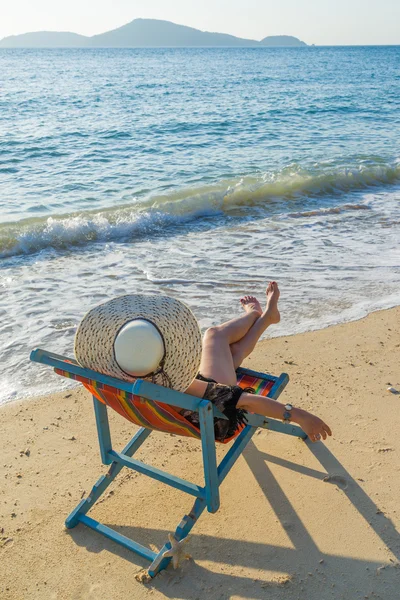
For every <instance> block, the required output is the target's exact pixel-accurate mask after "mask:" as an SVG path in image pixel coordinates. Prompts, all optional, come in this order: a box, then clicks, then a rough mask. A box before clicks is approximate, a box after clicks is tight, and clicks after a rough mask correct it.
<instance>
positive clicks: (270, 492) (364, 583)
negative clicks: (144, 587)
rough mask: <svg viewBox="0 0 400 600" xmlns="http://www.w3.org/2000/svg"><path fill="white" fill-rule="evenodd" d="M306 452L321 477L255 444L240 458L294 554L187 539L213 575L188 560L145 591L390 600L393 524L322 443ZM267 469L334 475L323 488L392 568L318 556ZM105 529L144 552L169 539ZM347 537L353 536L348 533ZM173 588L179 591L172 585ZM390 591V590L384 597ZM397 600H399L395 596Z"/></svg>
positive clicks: (95, 538)
mask: <svg viewBox="0 0 400 600" xmlns="http://www.w3.org/2000/svg"><path fill="white" fill-rule="evenodd" d="M308 445H309V449H310V451H311V452H312V453H313V454H314V456H315V457H316V458H317V460H318V461H319V462H320V464H321V465H322V466H323V468H324V469H325V471H318V470H315V469H310V468H308V467H305V466H302V465H298V464H296V463H294V462H291V461H288V460H285V459H282V458H279V457H276V456H273V455H270V454H267V453H265V452H261V451H259V450H258V449H257V448H256V446H255V445H254V443H253V442H250V443H249V444H248V446H247V448H246V450H245V451H244V453H243V457H244V459H245V460H246V462H247V464H248V466H249V468H250V469H251V471H252V473H253V475H254V477H255V479H256V480H257V482H258V485H259V486H260V488H261V490H262V491H263V493H264V494H265V496H266V498H267V499H268V502H269V503H270V505H271V507H272V509H273V510H274V512H275V514H276V516H277V518H278V519H279V520H280V521H281V523H282V524H284V528H285V531H286V533H287V535H288V536H289V538H290V541H291V543H292V545H293V548H288V547H282V546H274V545H270V544H265V543H258V542H249V541H245V540H235V539H229V538H226V537H224V538H218V537H215V536H208V535H201V534H199V535H196V533H192V534H191V535H190V538H191V540H190V551H191V552H192V553H193V555H194V557H195V559H196V560H198V561H200V562H201V561H205V560H207V561H209V562H213V563H215V564H216V569H215V571H211V570H209V569H206V568H204V567H203V566H201V565H200V564H197V563H196V562H194V561H193V560H190V561H187V562H186V563H184V565H183V566H182V567H181V568H180V569H178V570H177V571H173V569H172V568H171V566H170V567H169V568H168V569H167V571H164V573H162V574H159V575H158V576H157V577H156V578H155V579H154V580H152V581H151V583H150V584H148V586H149V587H151V588H154V589H157V590H158V591H159V592H161V593H163V594H164V595H165V596H166V597H169V598H182V599H193V600H196V599H199V600H203V598H218V599H221V600H222V599H228V598H231V597H235V598H239V597H243V598H254V599H256V600H258V599H260V600H261V599H264V598H268V597H269V598H274V599H275V598H276V599H278V598H280V597H281V595H282V598H283V597H285V598H286V599H290V598H300V599H303V598H306V597H307V595H308V594H312V593H319V594H320V596H321V597H322V598H323V600H325V598H343V599H346V600H355V599H358V598H360V599H362V598H364V597H369V595H370V594H373V597H374V598H380V597H382V598H383V597H385V598H391V600H395V597H394V596H393V592H392V593H391V592H390V591H389V589H391V590H394V589H395V587H394V586H395V585H396V586H397V584H396V583H395V582H396V581H397V579H398V578H399V570H398V562H397V561H399V560H400V534H399V532H398V531H397V530H396V528H395V526H394V524H393V523H392V521H391V520H390V519H389V518H388V517H386V516H385V515H384V514H382V513H380V511H379V510H378V508H377V506H376V505H375V504H374V502H373V501H372V500H371V499H370V498H369V497H368V495H367V494H366V493H365V492H364V490H363V489H362V488H361V487H360V485H359V484H358V483H357V482H356V481H355V480H354V479H353V478H352V477H351V475H350V474H349V473H348V472H347V471H346V470H345V469H344V468H343V466H342V465H341V464H340V463H339V461H338V460H337V459H336V458H335V457H334V456H333V454H332V453H331V452H330V451H329V450H328V448H327V447H326V446H325V445H324V444H317V445H313V444H309V443H308ZM268 463H271V464H277V465H280V466H281V467H285V468H287V469H291V470H293V471H295V472H298V473H301V474H303V475H306V476H308V477H313V478H316V479H319V480H322V479H324V478H326V477H327V474H328V473H335V476H334V477H330V478H328V479H327V481H328V482H329V483H331V484H332V485H337V486H338V487H339V488H340V490H341V491H342V493H344V494H346V496H347V498H348V499H349V500H350V502H351V503H352V504H353V506H354V508H355V509H356V510H357V511H358V512H359V514H360V515H361V516H362V517H363V519H365V521H366V523H367V527H370V528H372V529H373V531H374V532H375V533H376V535H377V536H379V538H380V539H381V540H382V542H383V544H384V545H385V546H386V547H387V549H388V550H390V552H391V553H392V555H393V556H395V557H396V559H397V561H395V560H394V559H391V558H389V559H388V562H386V563H385V564H383V563H382V562H376V561H372V560H369V561H368V560H359V559H357V558H352V557H349V556H345V554H346V549H345V548H344V550H343V556H337V555H332V554H324V553H323V552H321V550H319V548H318V547H317V546H316V544H315V542H314V540H313V538H312V537H311V535H310V534H309V532H308V531H307V529H306V527H305V525H304V524H303V522H302V521H301V519H300V518H299V517H298V515H297V513H296V511H295V510H294V508H293V506H292V504H291V503H290V501H289V499H288V498H287V496H286V495H285V493H284V491H283V490H282V488H281V486H280V485H279V483H278V481H277V479H276V478H275V477H274V475H273V474H272V471H271V470H270V468H269V466H268ZM203 518H204V517H203ZM243 518H244V519H245V518H246V517H245V516H243ZM260 518H261V517H260ZM337 518H338V519H340V515H337ZM108 525H109V526H110V527H113V528H115V529H116V530H117V531H119V532H120V533H122V534H123V535H126V536H128V537H131V538H133V539H135V540H136V541H138V542H139V543H141V544H143V545H148V543H149V540H151V541H152V542H153V543H154V544H155V545H156V546H158V547H162V545H163V544H164V542H165V540H166V536H167V533H168V532H167V531H166V530H161V529H151V528H142V527H124V526H115V525H113V524H112V523H108ZM342 530H343V525H342ZM348 530H349V535H351V527H350V526H349V528H348ZM194 531H195V529H194ZM70 534H71V536H72V537H73V539H74V541H75V542H76V543H77V544H78V545H80V546H84V547H86V548H87V550H88V551H89V552H95V553H97V552H102V551H103V550H105V549H107V550H108V551H109V552H111V553H113V554H115V555H117V556H120V557H121V558H123V559H125V560H128V561H130V562H131V563H132V564H133V565H135V566H136V567H137V569H134V570H133V573H132V574H134V573H135V572H136V570H139V569H140V568H145V567H147V566H148V562H147V561H145V560H142V559H141V558H140V557H138V556H137V555H136V554H134V553H132V552H129V551H128V550H125V549H124V548H122V547H120V546H119V545H117V544H116V543H114V542H112V541H110V540H108V539H106V538H104V537H103V536H100V535H96V533H94V532H92V531H91V530H89V529H87V528H85V527H84V526H82V525H79V526H78V527H77V528H76V529H72V530H70ZM232 549H234V551H233V550H232ZM238 557H239V559H238ZM293 565H295V568H293ZM248 569H251V576H249V575H248V572H247V574H246V575H244V574H243V572H244V571H245V570H246V571H247V570H248ZM271 572H275V573H281V574H282V575H285V574H288V575H289V577H286V578H285V577H281V578H279V577H277V576H276V574H275V575H274V576H272V575H271ZM333 582H334V583H333ZM360 582H361V583H360ZM177 583H179V585H176V584H177ZM387 586H389V588H388V589H387V592H385V590H386V588H387ZM392 586H393V587H392ZM397 587H398V586H397ZM380 594H383V595H382V596H380ZM398 597H399V598H400V592H399V596H398ZM396 600H397V599H396Z"/></svg>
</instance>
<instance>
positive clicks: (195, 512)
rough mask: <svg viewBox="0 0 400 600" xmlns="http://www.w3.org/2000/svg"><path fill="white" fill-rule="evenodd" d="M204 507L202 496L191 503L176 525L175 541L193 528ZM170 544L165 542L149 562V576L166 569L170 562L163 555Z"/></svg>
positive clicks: (182, 537)
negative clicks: (191, 505)
mask: <svg viewBox="0 0 400 600" xmlns="http://www.w3.org/2000/svg"><path fill="white" fill-rule="evenodd" d="M205 508H206V500H205V499H204V498H197V499H196V501H195V503H194V504H193V507H192V510H191V511H190V513H189V514H188V515H185V516H184V517H183V519H182V521H181V522H180V523H179V525H178V527H177V528H176V530H175V534H174V537H175V539H176V541H177V542H180V541H181V540H183V539H184V538H185V537H187V536H188V535H189V533H190V531H191V530H192V529H193V527H194V525H195V524H196V522H197V521H198V520H199V518H200V516H201V514H202V512H203V511H204V509H205ZM170 548H171V544H170V543H169V542H167V543H166V544H164V546H163V547H162V548H161V550H160V552H159V553H158V554H157V556H156V558H155V559H154V561H153V562H152V563H151V565H150V567H149V568H148V571H147V572H148V574H149V576H150V577H155V576H156V575H157V573H159V572H160V571H163V570H164V569H166V568H167V567H168V565H169V563H170V562H171V560H172V559H171V558H169V557H168V558H164V557H163V555H164V553H165V552H167V550H170Z"/></svg>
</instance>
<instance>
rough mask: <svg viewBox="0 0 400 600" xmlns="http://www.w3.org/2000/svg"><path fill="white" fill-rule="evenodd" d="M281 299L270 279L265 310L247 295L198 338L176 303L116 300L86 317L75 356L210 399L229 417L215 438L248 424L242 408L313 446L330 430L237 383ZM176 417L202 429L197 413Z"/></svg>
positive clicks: (119, 374)
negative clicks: (233, 313) (279, 422)
mask: <svg viewBox="0 0 400 600" xmlns="http://www.w3.org/2000/svg"><path fill="white" fill-rule="evenodd" d="M278 300H279V288H278V285H277V284H276V283H275V282H271V283H270V284H269V285H268V288H267V306H266V309H265V311H264V312H263V311H262V309H261V306H260V304H259V302H258V301H257V299H256V298H254V297H253V296H245V297H244V298H242V299H241V303H242V306H243V309H244V314H243V315H242V316H241V317H238V318H237V319H233V320H231V321H228V322H227V323H224V324H223V325H219V326H217V327H211V328H210V329H208V330H207V331H206V332H205V335H204V338H203V341H202V340H201V332H200V329H199V325H198V322H197V320H196V318H195V316H194V315H193V313H192V312H191V310H190V308H189V307H188V306H186V305H185V304H184V303H183V302H181V301H179V300H177V299H176V298H171V297H169V296H161V295H150V296H148V295H142V294H130V295H125V296H119V297H117V298H113V299H111V300H108V301H107V302H105V303H104V304H101V305H99V306H96V307H95V308H93V309H92V310H90V311H89V312H88V313H87V314H86V315H85V317H84V318H83V320H82V321H81V323H80V325H79V327H78V330H77V332H76V336H75V356H76V358H77V360H78V362H79V364H81V365H82V366H83V367H86V368H88V369H93V370H94V371H97V372H100V373H104V374H106V375H110V376H112V377H116V378H118V379H122V380H127V381H129V382H132V381H134V380H135V379H137V378H140V379H147V380H149V381H151V382H152V383H155V384H158V385H161V386H164V387H170V388H172V389H174V390H177V391H180V392H185V393H187V394H190V395H192V396H197V397H199V398H206V399H208V400H210V401H211V402H212V403H214V404H215V405H216V406H217V408H218V409H219V410H220V411H221V412H223V413H224V414H225V416H226V417H227V419H215V421H214V422H215V437H216V439H217V440H220V441H223V440H225V439H227V438H230V437H232V436H233V435H234V434H235V432H236V431H237V428H238V425H239V424H240V423H241V422H245V421H246V412H245V411H247V412H251V413H258V414H260V415H264V416H266V417H271V418H274V419H283V420H284V421H287V422H290V421H294V422H295V423H298V424H299V425H300V427H301V428H302V429H303V430H304V431H305V432H306V433H307V435H308V436H309V438H310V439H311V441H313V442H316V441H318V440H320V439H324V440H325V439H326V437H327V435H331V430H330V429H329V427H328V425H326V423H324V422H323V421H321V419H319V418H318V417H316V416H314V415H312V414H310V413H308V412H307V411H305V410H302V409H300V408H295V407H292V406H291V405H290V404H287V405H283V404H280V403H279V402H277V401H275V400H271V399H270V398H266V397H264V396H258V395H256V394H254V393H253V392H254V390H251V389H249V388H247V389H245V390H243V389H242V388H240V387H239V386H237V385H236V373H235V370H236V369H237V367H238V366H239V365H240V364H241V363H242V361H243V360H244V359H245V358H246V357H247V356H249V354H250V353H251V352H252V351H253V349H254V347H255V345H256V343H257V341H258V340H259V338H260V336H261V334H262V333H263V332H264V331H265V330H266V329H267V327H269V326H270V325H272V324H274V323H278V322H279V320H280V315H279V310H278ZM196 373H197V376H196ZM194 377H195V379H193V378H194ZM181 414H182V415H183V416H184V417H185V418H186V419H187V420H188V421H190V422H192V423H193V424H194V425H196V426H198V425H199V415H198V413H197V412H192V411H189V410H182V411H181Z"/></svg>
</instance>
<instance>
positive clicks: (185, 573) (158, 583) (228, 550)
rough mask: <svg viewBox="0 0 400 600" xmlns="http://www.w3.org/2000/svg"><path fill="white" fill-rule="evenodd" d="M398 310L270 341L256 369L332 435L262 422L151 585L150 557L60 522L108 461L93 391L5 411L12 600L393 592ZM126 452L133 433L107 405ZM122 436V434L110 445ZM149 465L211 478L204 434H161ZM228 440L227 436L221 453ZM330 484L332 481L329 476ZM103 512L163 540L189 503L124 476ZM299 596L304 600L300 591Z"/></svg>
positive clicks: (399, 399) (135, 533)
mask: <svg viewBox="0 0 400 600" xmlns="http://www.w3.org/2000/svg"><path fill="white" fill-rule="evenodd" d="M399 364H400V307H399V306H397V307H395V308H391V309H384V310H380V311H375V312H373V313H370V314H369V315H368V316H366V317H363V318H361V319H359V320H356V321H351V322H348V323H342V324H338V325H333V326H329V327H326V328H324V329H319V330H315V331H310V332H306V333H301V334H294V335H290V336H281V337H276V338H269V339H265V340H263V341H261V342H259V344H258V345H257V348H256V350H255V351H254V353H253V354H252V356H251V357H250V358H249V359H247V360H246V361H245V366H248V367H250V368H254V369H255V370H265V371H270V372H271V373H272V374H274V375H279V374H280V373H281V372H282V371H286V372H287V373H288V374H289V376H290V383H289V385H288V387H287V388H286V390H285V391H284V392H283V394H282V397H281V399H282V401H284V402H291V403H292V404H293V405H297V406H302V407H303V408H306V409H308V410H311V411H313V412H315V413H316V414H318V415H320V416H321V417H322V418H323V419H324V420H326V421H327V423H328V424H329V425H330V426H331V428H332V430H333V437H332V438H330V439H329V440H328V441H327V442H326V443H325V444H323V443H318V444H310V443H309V442H306V443H304V442H301V441H299V440H297V439H295V438H289V436H282V435H279V434H276V433H273V432H268V431H267V430H262V431H260V432H258V433H257V434H256V435H255V436H254V438H253V441H252V442H251V443H250V444H249V446H248V448H247V449H246V451H245V452H244V454H243V456H242V457H241V458H240V459H239V461H238V463H237V465H236V466H235V467H234V469H233V470H232V472H231V473H230V474H229V476H228V477H227V479H226V481H225V482H224V484H223V487H222V489H221V494H222V498H221V509H220V511H218V512H217V513H216V515H209V514H208V513H205V514H204V516H203V517H202V519H200V521H199V523H198V524H197V525H196V527H195V528H194V530H193V534H192V536H191V539H190V542H189V544H188V551H189V552H190V554H192V556H193V560H190V561H187V562H186V563H184V565H183V566H182V568H180V569H178V570H176V571H174V570H173V569H172V568H169V569H168V570H167V571H166V572H165V574H164V575H160V576H158V577H156V578H155V579H154V580H153V581H152V582H151V583H150V584H149V585H148V586H143V585H141V584H139V583H137V582H136V581H135V579H134V575H135V573H137V572H138V571H140V569H141V568H143V567H145V566H147V563H146V562H145V561H142V560H141V559H140V558H139V557H137V556H136V555H132V554H131V553H129V552H128V551H127V550H124V549H121V548H118V547H117V546H116V545H115V544H113V543H112V542H110V541H109V540H106V539H105V538H103V537H102V536H99V535H96V533H95V532H93V531H91V530H88V529H86V528H85V527H84V526H81V525H80V526H78V527H77V528H75V529H73V530H69V531H68V532H66V531H64V525H63V523H64V520H65V518H66V516H67V515H68V514H69V512H70V511H71V510H72V509H73V508H74V507H75V506H76V504H77V503H78V502H79V501H80V499H81V497H83V496H85V495H87V494H88V492H89V491H90V489H91V487H92V485H93V484H94V483H95V481H96V480H97V479H98V477H99V476H100V475H101V474H102V473H104V472H105V471H106V467H104V466H102V465H101V461H100V458H99V451H98V447H97V438H96V432H95V423H94V417H93V409H92V403H91V399H90V395H89V394H88V392H86V391H85V390H84V389H83V388H82V387H81V386H78V387H76V388H72V389H67V390H62V391H59V392H57V393H51V394H48V395H46V396H39V397H32V398H30V399H29V402H26V400H27V398H25V399H24V398H22V399H15V400H12V401H10V402H8V403H6V404H3V405H1V406H0V414H1V417H2V423H3V444H2V446H3V460H2V463H1V466H0V476H1V479H2V482H3V485H2V486H1V487H0V508H1V510H0V531H1V534H0V557H1V560H2V564H3V567H4V568H3V569H2V571H1V573H0V595H1V597H2V598H4V600H25V599H26V600H28V598H29V600H31V599H32V598H33V599H36V598H37V599H38V600H39V599H40V600H42V599H47V598H49V599H50V598H52V599H53V598H56V599H57V600H64V599H65V600H70V599H71V598H85V599H86V598H88V599H89V598H94V597H95V598H96V599H99V600H103V599H104V600H109V599H110V598H113V600H120V599H121V600H122V599H123V598H126V597H127V594H130V595H131V596H132V595H133V597H134V598H135V599H137V600H142V598H145V597H147V596H148V594H149V593H151V594H152V595H153V597H154V598H156V599H157V600H158V599H161V598H165V597H167V598H182V599H183V598H185V600H196V599H198V598H204V597H210V598H214V597H215V598H216V599H217V598H218V600H219V599H221V600H228V599H232V600H239V599H242V598H249V597H251V598H255V599H256V600H263V599H264V598H266V597H267V596H268V597H269V595H271V597H272V596H273V597H274V599H277V600H280V599H282V600H283V599H285V600H297V599H298V598H299V597H300V598H302V597H306V598H307V599H308V600H317V599H319V598H321V595H322V596H323V598H324V600H325V599H327V600H329V599H332V600H342V599H343V598H351V599H352V600H353V598H354V599H358V598H360V599H363V598H371V599H372V598H375V599H379V598H381V599H383V598H394V597H396V593H397V589H398V584H397V579H398V569H399V568H400V533H399V532H400V511H398V503H397V498H398V497H399V495H400V477H399V473H400V439H399V438H398V436H397V434H396V431H398V430H399V426H400V411H399V410H398V409H399V403H400V395H395V394H391V393H389V392H388V391H387V387H389V384H390V385H391V386H393V387H394V388H396V389H398V390H400V372H399V366H398V365H399ZM110 422H111V430H112V434H113V442H114V445H115V447H116V449H119V447H121V446H122V445H123V444H125V443H126V441H127V440H128V439H129V438H130V437H132V435H133V434H134V432H135V430H136V428H135V427H134V426H133V425H131V424H130V423H129V422H128V421H125V420H123V419H122V418H120V417H119V416H118V415H116V414H115V413H113V414H111V415H110ZM114 438H115V439H114ZM151 439H152V443H150V444H149V443H147V444H145V445H144V446H143V448H142V449H141V450H140V451H139V453H138V459H139V460H145V461H148V462H150V463H151V464H153V465H154V466H156V467H158V468H161V469H163V468H164V469H165V470H167V471H171V472H173V473H174V474H176V475H179V476H180V477H184V478H188V479H190V480H191V481H195V482H200V481H202V475H201V465H200V462H199V444H198V442H196V441H195V440H191V439H189V438H178V437H171V436H169V435H164V434H159V433H154V434H152V437H151ZM225 452H226V448H221V446H220V445H218V455H219V457H220V458H221V457H222V456H223V455H224V453H225ZM327 484H328V485H327ZM103 498H104V500H103V501H102V502H100V503H98V504H97V505H96V506H95V507H94V508H93V516H94V517H95V518H98V519H99V520H101V521H103V522H104V523H106V524H109V525H110V526H114V527H117V528H118V530H119V531H120V532H121V533H123V534H125V535H128V536H132V537H135V538H136V539H137V541H139V542H140V543H142V544H144V545H149V542H150V543H153V544H155V545H157V546H160V545H161V544H162V543H163V542H164V541H165V538H166V534H167V532H169V531H173V530H174V529H175V527H176V525H177V523H178V522H179V521H180V519H181V518H182V516H183V514H184V513H185V512H187V511H188V510H190V506H191V504H192V502H191V500H190V499H188V497H187V496H185V495H183V494H181V493H179V492H177V491H176V490H173V489H172V488H167V487H166V486H162V485H161V484H159V483H158V482H156V481H153V480H151V481H150V480H147V478H145V477H142V476H140V475H138V474H135V473H127V472H125V473H124V472H123V473H121V474H120V476H119V477H118V478H117V479H116V481H115V482H114V483H113V485H112V487H111V488H110V492H109V493H108V494H106V495H105V496H104V497H103ZM299 594H300V596H299Z"/></svg>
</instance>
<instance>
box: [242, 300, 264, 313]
mask: <svg viewBox="0 0 400 600" xmlns="http://www.w3.org/2000/svg"><path fill="white" fill-rule="evenodd" d="M240 304H241V305H242V306H243V308H244V310H245V311H246V312H248V313H250V312H253V311H257V312H258V313H260V315H261V314H262V308H261V304H260V303H259V301H258V300H257V298H256V297H255V296H243V298H240Z"/></svg>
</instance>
